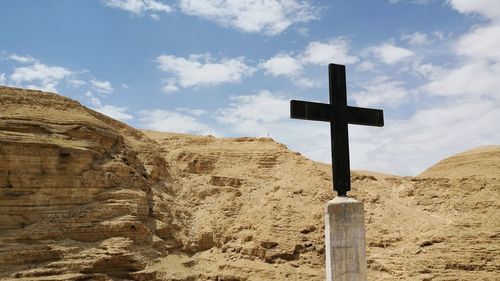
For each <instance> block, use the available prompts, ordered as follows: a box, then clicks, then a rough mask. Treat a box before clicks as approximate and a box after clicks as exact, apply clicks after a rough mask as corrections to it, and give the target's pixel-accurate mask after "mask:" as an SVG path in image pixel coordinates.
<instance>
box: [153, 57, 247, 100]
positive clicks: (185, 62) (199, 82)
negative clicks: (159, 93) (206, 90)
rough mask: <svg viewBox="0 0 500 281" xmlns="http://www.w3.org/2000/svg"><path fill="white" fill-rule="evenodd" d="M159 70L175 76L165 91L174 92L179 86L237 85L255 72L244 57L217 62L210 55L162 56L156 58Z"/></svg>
mask: <svg viewBox="0 0 500 281" xmlns="http://www.w3.org/2000/svg"><path fill="white" fill-rule="evenodd" d="M156 62H157V63H158V68H159V69H160V70H163V71H165V72H168V73H171V74H173V75H174V76H175V80H173V78H170V79H167V80H166V84H165V86H164V89H165V91H167V92H174V91H176V90H178V86H181V87H183V88H186V87H193V86H205V85H218V84H222V83H228V82H229V83H235V82H239V81H241V79H242V78H243V77H245V76H250V75H252V74H253V72H254V71H255V70H254V68H252V67H250V66H248V65H246V64H245V62H244V58H243V57H237V58H232V59H226V58H223V59H220V60H218V61H216V60H215V59H213V58H212V57H211V56H210V55H208V54H205V55H190V56H189V58H187V59H186V58H182V57H176V56H171V55H162V56H159V57H158V58H156Z"/></svg>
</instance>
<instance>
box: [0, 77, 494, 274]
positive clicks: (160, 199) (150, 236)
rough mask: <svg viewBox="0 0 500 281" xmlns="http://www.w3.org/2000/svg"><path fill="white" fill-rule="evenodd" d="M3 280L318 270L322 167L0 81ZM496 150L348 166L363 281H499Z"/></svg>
mask: <svg viewBox="0 0 500 281" xmlns="http://www.w3.org/2000/svg"><path fill="white" fill-rule="evenodd" d="M0 104H1V107H0V279H2V280H11V279H12V280H122V279H132V280H184V281H188V280H219V281H220V280H234V281H237V280H249V281H250V280H324V269H323V266H324V265H323V264H324V244H323V230H324V229H323V228H324V227H323V206H324V203H325V202H327V201H328V200H330V199H331V198H332V197H333V192H332V191H331V169H330V167H329V166H328V165H325V164H321V163H317V162H314V161H311V160H308V159H306V158H305V157H303V156H301V155H300V154H298V153H294V152H291V151H289V150H288V149H287V148H286V147H285V146H284V145H282V144H279V143H276V142H274V141H273V140H272V139H268V138H260V139H257V138H235V139H219V138H214V137H211V136H190V135H181V134H172V133H158V132H151V131H144V132H141V131H138V130H135V129H133V128H130V127H128V126H126V125H124V124H123V123H120V122H117V121H115V120H113V119H110V118H108V117H105V116H103V115H101V114H99V113H96V112H94V111H92V110H89V109H87V108H85V107H83V106H81V105H79V104H78V103H77V102H75V101H72V100H70V99H67V98H63V97H60V96H58V95H54V94H47V93H42V92H38V91H27V90H20V89H13V88H5V87H0ZM499 155H500V147H498V146H492V147H486V148H481V149H479V150H473V151H470V152H467V153H464V154H459V155H457V156H455V157H452V158H450V159H447V160H443V161H442V162H440V163H438V164H437V165H436V166H434V167H432V168H430V169H429V170H427V171H426V172H424V173H423V174H422V175H420V176H418V177H415V178H412V177H397V176H392V175H383V174H377V173H373V172H354V173H353V175H352V181H353V192H352V193H351V195H352V196H354V197H356V198H357V199H359V200H362V201H363V202H365V210H366V223H367V245H368V249H367V250H368V266H369V279H370V280H436V281H437V280H471V279H477V280H496V278H497V277H498V274H499V272H500V260H499V258H498V257H499V256H500V249H499V246H498V245H500V244H499V243H498V239H499V233H500V221H499V219H500V216H499V211H498V210H499V209H500V208H499V207H500V206H499V204H500V203H499V201H500V199H499V198H500V194H499V192H500V168H499V167H500V157H498V156H499Z"/></svg>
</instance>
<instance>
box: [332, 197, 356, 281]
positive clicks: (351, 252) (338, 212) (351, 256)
mask: <svg viewBox="0 0 500 281" xmlns="http://www.w3.org/2000/svg"><path fill="white" fill-rule="evenodd" d="M364 217H365V215H364V208H363V203H362V202H359V201H357V200H355V199H353V198H349V197H336V198H335V199H333V200H330V201H329V202H328V203H326V208H325V247H326V252H325V253H326V281H366V251H365V222H364Z"/></svg>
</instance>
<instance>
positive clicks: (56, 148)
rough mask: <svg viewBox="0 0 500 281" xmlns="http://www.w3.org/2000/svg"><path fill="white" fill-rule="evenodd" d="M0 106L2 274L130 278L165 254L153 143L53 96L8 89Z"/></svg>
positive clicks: (162, 170) (0, 94)
mask: <svg viewBox="0 0 500 281" xmlns="http://www.w3.org/2000/svg"><path fill="white" fill-rule="evenodd" d="M0 103H1V105H2V106H1V107H0V243H1V247H0V275H3V276H9V275H13V276H17V277H27V278H30V277H34V276H45V275H52V274H56V273H57V274H60V273H79V274H80V273H81V274H94V275H95V274H97V275H99V274H103V276H108V275H109V276H114V275H120V276H123V275H126V274H128V273H129V272H134V271H139V270H141V269H143V268H144V267H145V265H146V263H147V261H148V260H149V259H150V258H152V257H154V256H155V255H158V254H159V253H155V251H154V247H161V246H162V245H161V244H162V243H161V241H163V240H162V239H161V238H158V237H157V235H156V232H157V229H156V224H155V216H160V215H161V213H162V211H161V210H160V209H161V208H157V207H156V206H155V205H156V204H155V193H157V192H158V191H160V190H163V189H165V186H166V181H168V178H169V176H168V170H167V168H166V164H165V161H164V160H163V159H162V158H160V157H158V153H157V152H156V151H155V149H158V148H157V147H155V143H154V142H153V141H151V140H149V139H147V138H146V137H145V136H144V135H143V134H142V133H140V132H139V131H136V130H135V129H132V128H130V127H128V126H126V125H124V124H121V123H119V122H117V121H114V120H112V119H110V118H108V117H105V116H103V115H101V114H98V113H96V112H93V111H91V110H88V109H86V108H84V107H82V106H81V105H80V104H78V103H77V102H75V101H72V100H70V99H67V98H63V97H60V96H57V95H54V94H47V93H41V92H37V91H25V90H20V89H12V88H4V87H1V88H0ZM162 193H163V192H162ZM159 232H160V233H162V236H163V237H164V238H169V237H168V234H166V231H165V230H164V229H163V230H161V231H159ZM118 237H119V238H120V239H117V238H118ZM154 238H156V240H157V241H156V242H155V245H153V240H155V239H154ZM158 240H161V241H158ZM103 243H104V244H103ZM163 244H164V243H163ZM103 245H108V246H105V247H104V246H103ZM133 245H144V247H145V248H148V247H149V248H150V250H133V249H132V248H131V247H133ZM103 247H104V248H103ZM148 251H150V252H151V253H147V252H148ZM33 267H37V268H36V270H33V269H31V268H33ZM97 275H96V276H97Z"/></svg>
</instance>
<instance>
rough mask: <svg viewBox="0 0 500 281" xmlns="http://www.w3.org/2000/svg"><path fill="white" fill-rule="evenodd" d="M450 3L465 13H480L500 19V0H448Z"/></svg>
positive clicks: (493, 18)
mask: <svg viewBox="0 0 500 281" xmlns="http://www.w3.org/2000/svg"><path fill="white" fill-rule="evenodd" d="M448 3H449V4H450V5H451V6H452V7H453V8H454V9H456V10H457V11H459V12H461V13H464V14H469V13H478V14H481V15H483V16H485V17H487V18H489V19H491V20H495V21H498V20H500V1H498V0H473V1H471V0H448Z"/></svg>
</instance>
